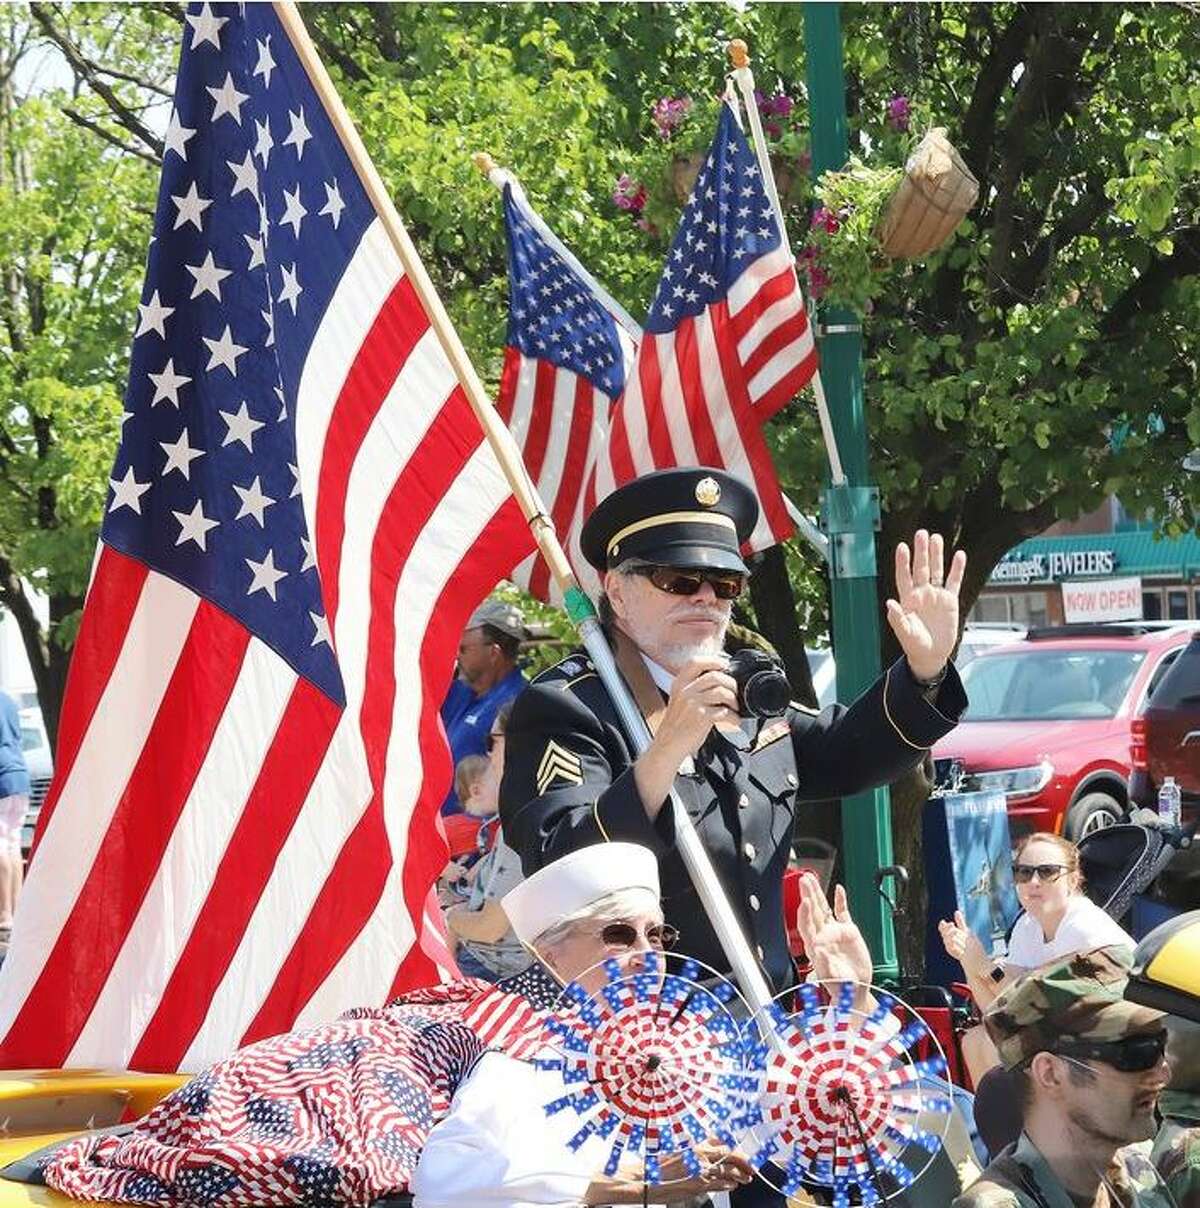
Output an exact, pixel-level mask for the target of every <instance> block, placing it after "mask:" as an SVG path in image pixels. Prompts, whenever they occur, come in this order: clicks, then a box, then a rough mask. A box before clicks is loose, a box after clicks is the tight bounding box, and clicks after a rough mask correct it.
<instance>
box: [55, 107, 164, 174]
mask: <svg viewBox="0 0 1200 1208" xmlns="http://www.w3.org/2000/svg"><path fill="white" fill-rule="evenodd" d="M62 111H63V113H65V114H66V116H67V117H69V118H70V119H71V121H73V122H74V123H75V124H76V125H77V126H82V127H83V128H84V129H85V130H90V131H91V132H92V133H93V134H95V135H98V136H99V137H100V138H102V139H103V140H104V141H105V142H106V143H108V144H109V145H110V146H113V147H116V148H117V150H119V151H124V152H126V154H128V155H136V156H137V157H138V159H144V160H145V161H146V162H147V163H150V164H154V165H155V166H157V165H159V164H161V163H162V160H161V159H160V158H157V157H155V156H153V155H151V154H150V152H149V151H143V150H142V149H141V147H131V146H130V145H129V144H128V143H124V142H122V141H121V140H120V139H119V138H118V137H117V136H116V135H115V134H110V133H109V131H107V130H105V129H104V127H103V126H101V125H100V124H99V123H98V122H93V121H92V119H91V118H88V117H84V116H83V114H82V113H80V112H79V111H78V110H77V109H72V108H71V106H70V105H64V106H63V107H62Z"/></svg>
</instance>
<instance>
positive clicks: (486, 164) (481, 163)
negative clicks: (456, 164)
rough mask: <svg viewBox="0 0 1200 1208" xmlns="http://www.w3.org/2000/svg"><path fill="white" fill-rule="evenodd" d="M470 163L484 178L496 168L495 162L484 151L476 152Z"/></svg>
mask: <svg viewBox="0 0 1200 1208" xmlns="http://www.w3.org/2000/svg"><path fill="white" fill-rule="evenodd" d="M471 162H472V163H473V164H474V165H475V166H476V167H477V168H478V169H479V171H480V172H482V173H483V175H484V176H486V175H487V174H488V173H489V172H491V171H492V170H493V169H494V168H495V167H496V161H495V160H494V159H493V158H492V157H491V156H490V155H489V154H488V153H487V152H486V151H476V152H475V154H474V155H472V156H471Z"/></svg>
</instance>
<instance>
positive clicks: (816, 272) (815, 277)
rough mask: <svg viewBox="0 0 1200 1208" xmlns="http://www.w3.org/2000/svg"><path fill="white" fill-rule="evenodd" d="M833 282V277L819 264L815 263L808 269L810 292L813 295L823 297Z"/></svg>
mask: <svg viewBox="0 0 1200 1208" xmlns="http://www.w3.org/2000/svg"><path fill="white" fill-rule="evenodd" d="M831 284H832V278H831V277H830V276H829V274H828V273H827V272H826V271H825V270H824V269H823V268H822V267H821V266H820V265H819V264H814V265H813V266H812V267H811V268H810V269H809V270H808V292H809V294H810V295H812V297H814V298H820V297H823V296H824V294H825V291H826V290H828V289H829V287H830V285H831Z"/></svg>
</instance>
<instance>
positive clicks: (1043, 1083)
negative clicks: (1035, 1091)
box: [1029, 1052, 1067, 1095]
mask: <svg viewBox="0 0 1200 1208" xmlns="http://www.w3.org/2000/svg"><path fill="white" fill-rule="evenodd" d="M1029 1077H1030V1079H1031V1081H1032V1082H1033V1084H1034V1085H1035V1086H1038V1087H1041V1088H1042V1090H1044V1091H1048V1092H1049V1093H1050V1094H1052V1095H1057V1094H1059V1093H1060V1092H1061V1090H1062V1087H1063V1084H1064V1083H1065V1082H1066V1080H1067V1070H1066V1062H1065V1061H1063V1060H1062V1059H1061V1058H1059V1057H1055V1056H1054V1054H1053V1053H1045V1052H1042V1053H1038V1054H1037V1055H1036V1056H1035V1057H1034V1059H1033V1060H1032V1061H1031V1062H1030V1063H1029Z"/></svg>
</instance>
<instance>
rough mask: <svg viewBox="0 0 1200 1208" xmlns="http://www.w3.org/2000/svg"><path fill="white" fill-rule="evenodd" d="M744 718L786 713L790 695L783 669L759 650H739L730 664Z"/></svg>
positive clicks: (776, 715) (774, 715)
mask: <svg viewBox="0 0 1200 1208" xmlns="http://www.w3.org/2000/svg"><path fill="white" fill-rule="evenodd" d="M729 674H730V675H732V676H733V678H734V680H735V681H736V683H737V687H738V710H739V712H740V713H741V714H742V716H743V717H778V716H779V715H780V714H781V713H784V712H786V711H787V707H788V704H789V703H790V701H791V697H792V691H791V687H790V685H789V684H788V681H787V676H785V675H784V673H783V668H782V667H780V665H779V664H778V663H777V662H776V661H775V660H774V659H773V658H772V657H771V656H770V655H769V654H767V653H765V652H764V651H762V650H739V651H738V652H737V653H736V654H734V655H732V656H731V657H730V660H729Z"/></svg>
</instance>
